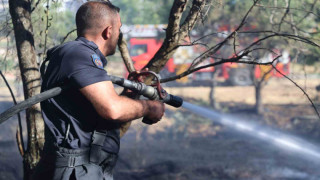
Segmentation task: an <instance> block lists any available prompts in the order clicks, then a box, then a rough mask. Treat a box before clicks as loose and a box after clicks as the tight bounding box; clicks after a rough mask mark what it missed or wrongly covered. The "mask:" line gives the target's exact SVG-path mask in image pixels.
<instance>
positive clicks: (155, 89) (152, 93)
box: [0, 71, 183, 124]
mask: <svg viewBox="0 0 320 180" xmlns="http://www.w3.org/2000/svg"><path fill="white" fill-rule="evenodd" d="M148 75H153V76H154V77H155V78H154V80H153V83H152V84H151V85H146V84H145V83H143V82H142V80H141V78H142V77H143V76H148ZM109 76H110V79H111V81H112V83H113V84H116V85H119V86H121V87H124V88H126V89H130V90H131V91H133V92H134V93H136V94H139V95H142V96H144V97H145V98H148V99H150V100H159V101H162V102H163V103H166V104H168V105H170V106H173V107H176V108H178V107H180V106H182V103H183V99H182V98H181V97H179V96H175V95H172V94H169V93H167V92H166V91H165V90H164V89H163V88H162V86H161V84H160V78H159V77H158V76H157V75H156V74H155V73H154V72H151V71H146V72H141V73H137V72H133V73H131V74H130V75H129V78H128V79H131V80H128V79H125V78H121V77H117V76H111V75H109ZM134 79H135V80H134ZM68 88H70V86H62V87H55V88H52V89H49V90H47V91H44V92H42V93H40V94H38V95H35V96H32V97H31V98H29V99H26V100H25V101H23V102H20V103H18V104H17V105H15V106H13V107H11V108H9V109H8V110H6V111H4V112H3V113H1V114H0V124H2V123H3V122H5V121H6V120H8V119H9V118H10V117H12V116H13V115H15V114H16V113H19V112H20V111H23V110H25V109H27V108H29V107H31V106H33V105H35V104H37V103H39V102H41V101H44V100H47V99H49V98H53V97H55V96H57V95H59V94H61V93H63V91H64V90H66V89H68Z"/></svg>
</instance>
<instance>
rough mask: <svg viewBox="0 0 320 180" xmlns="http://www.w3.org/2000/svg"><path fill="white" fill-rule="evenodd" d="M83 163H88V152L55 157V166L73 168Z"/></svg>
mask: <svg viewBox="0 0 320 180" xmlns="http://www.w3.org/2000/svg"><path fill="white" fill-rule="evenodd" d="M84 164H89V154H83V155H77V156H67V157H56V158H55V167H70V168H73V167H76V166H81V165H84Z"/></svg>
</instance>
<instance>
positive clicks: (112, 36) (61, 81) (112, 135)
mask: <svg viewBox="0 0 320 180" xmlns="http://www.w3.org/2000/svg"><path fill="white" fill-rule="evenodd" d="M76 25H77V34H78V38H77V39H76V40H75V41H71V42H68V43H65V44H63V45H60V46H57V47H54V48H52V49H50V50H49V51H48V52H47V58H48V59H49V64H48V66H47V69H46V72H45V74H44V77H43V82H42V91H45V90H48V89H50V88H53V87H56V86H63V85H71V86H72V88H71V89H68V90H66V91H65V92H64V93H62V94H61V95H59V96H56V97H54V98H51V99H48V100H46V101H43V102H42V103H41V107H42V115H43V119H44V122H45V145H44V149H43V152H42V154H41V159H40V162H39V163H38V165H37V167H36V169H35V172H34V175H33V179H48V180H50V179H62V180H66V179H86V180H87V179H93V180H97V179H101V180H102V179H106V180H110V179H113V175H112V170H113V167H114V165H115V163H116V160H117V156H118V152H119V145H120V136H119V132H120V130H119V128H120V126H121V125H122V124H123V123H125V122H129V121H131V120H133V119H138V118H140V117H146V118H148V119H149V120H150V121H147V123H148V124H153V123H156V122H158V121H159V120H160V119H161V118H162V116H163V114H164V104H163V103H162V102H158V101H150V100H133V99H129V98H127V97H124V96H119V95H118V94H116V92H115V90H114V87H113V85H112V82H111V81H110V78H109V76H108V74H107V72H106V71H105V70H104V66H105V65H106V64H107V60H106V58H105V56H108V55H112V54H114V53H115V50H116V45H117V41H118V37H119V33H120V27H121V20H120V16H119V9H118V8H117V7H115V6H113V5H112V4H111V3H110V2H100V1H99V2H98V1H96V2H95V1H90V2H87V3H85V4H83V5H82V6H81V7H80V8H79V9H78V11H77V14H76Z"/></svg>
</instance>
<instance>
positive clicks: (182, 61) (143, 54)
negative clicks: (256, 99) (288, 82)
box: [122, 25, 290, 86]
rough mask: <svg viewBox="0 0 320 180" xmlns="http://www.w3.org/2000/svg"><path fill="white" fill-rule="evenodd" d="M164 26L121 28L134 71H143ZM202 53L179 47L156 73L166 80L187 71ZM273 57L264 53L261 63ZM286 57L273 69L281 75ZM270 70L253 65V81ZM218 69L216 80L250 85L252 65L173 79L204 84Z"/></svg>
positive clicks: (224, 67)
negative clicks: (277, 70)
mask: <svg viewBox="0 0 320 180" xmlns="http://www.w3.org/2000/svg"><path fill="white" fill-rule="evenodd" d="M164 28H165V25H132V26H124V27H123V28H122V31H123V32H124V35H125V37H126V38H127V39H128V41H129V51H130V55H131V57H132V60H133V61H134V66H135V68H136V69H138V70H139V69H141V68H143V67H144V66H145V65H146V64H147V63H148V62H149V60H150V59H151V58H152V57H153V56H154V55H155V53H156V52H157V51H158V49H159V48H160V47H161V45H162V42H163V40H162V39H161V38H158V37H159V33H161V32H163V31H164V30H163V29H164ZM202 52H203V50H201V48H200V47H197V46H181V47H179V48H178V50H177V51H176V53H175V54H174V55H173V57H172V58H171V59H170V60H169V61H168V63H167V64H166V66H165V68H164V69H163V70H162V71H161V72H160V75H161V76H162V77H168V76H173V75H177V74H180V73H182V72H184V71H185V70H187V69H188V68H189V66H190V64H191V63H192V60H193V59H194V58H196V57H197V56H199V55H200V54H201V53H202ZM273 58H275V57H274V56H272V55H271V54H266V55H265V56H263V57H262V58H261V59H260V61H261V62H270V61H271V60H272V59H273ZM213 61H214V59H210V58H209V59H207V60H206V61H205V62H203V63H202V64H200V65H199V66H201V65H204V64H208V63H212V62H213ZM289 62H290V58H289V55H288V53H286V52H283V57H282V58H280V59H279V63H278V64H277V65H276V66H277V68H278V69H279V70H280V71H281V72H282V73H283V74H286V75H287V74H289ZM269 68H271V67H268V66H267V67H265V66H255V67H254V78H260V77H261V76H262V74H263V73H264V72H267V71H268V69H269ZM217 69H219V74H218V76H219V78H218V79H219V80H220V81H223V82H224V83H225V84H229V85H242V86H244V85H252V84H253V77H252V73H251V72H252V66H250V67H249V66H248V65H246V64H238V63H224V64H222V65H219V66H216V67H209V68H206V69H201V70H199V71H197V72H195V73H192V74H191V75H189V76H186V77H184V78H182V79H179V80H177V81H176V82H174V83H171V84H175V85H206V84H209V83H210V81H211V80H212V73H213V72H214V71H215V70H217ZM271 76H275V77H281V76H282V75H281V74H279V73H277V72H276V71H272V72H271V73H270V74H268V77H271Z"/></svg>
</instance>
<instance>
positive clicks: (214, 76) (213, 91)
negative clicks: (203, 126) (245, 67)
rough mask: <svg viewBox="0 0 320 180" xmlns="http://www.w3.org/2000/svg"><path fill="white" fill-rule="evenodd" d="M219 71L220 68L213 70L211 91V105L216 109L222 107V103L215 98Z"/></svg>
mask: <svg viewBox="0 0 320 180" xmlns="http://www.w3.org/2000/svg"><path fill="white" fill-rule="evenodd" d="M219 72H220V69H215V70H214V71H213V72H212V81H211V86H210V93H209V99H210V106H211V107H213V108H214V109H220V104H219V103H218V102H217V101H216V99H215V98H214V95H215V91H216V87H217V85H218V83H217V81H216V79H217V76H218V74H219Z"/></svg>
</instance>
